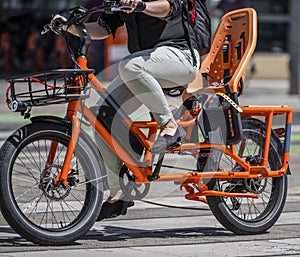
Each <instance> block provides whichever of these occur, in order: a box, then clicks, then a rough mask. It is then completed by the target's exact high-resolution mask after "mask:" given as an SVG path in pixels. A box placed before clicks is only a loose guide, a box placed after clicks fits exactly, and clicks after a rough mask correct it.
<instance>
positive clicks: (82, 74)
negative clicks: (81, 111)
mask: <svg viewBox="0 0 300 257" xmlns="http://www.w3.org/2000/svg"><path fill="white" fill-rule="evenodd" d="M93 72H94V70H93V69H87V70H80V69H58V70H50V71H44V72H39V73H29V74H24V75H18V76H13V77H10V78H7V79H6V81H8V82H9V87H8V89H7V91H6V102H7V104H8V107H9V108H10V109H11V110H12V111H14V112H18V111H19V112H22V111H25V108H26V109H27V107H32V106H45V105H50V104H61V103H67V102H70V101H73V100H78V99H85V98H87V97H89V92H90V90H89V89H90V87H89V85H88V82H89V78H88V75H89V74H91V73H93Z"/></svg>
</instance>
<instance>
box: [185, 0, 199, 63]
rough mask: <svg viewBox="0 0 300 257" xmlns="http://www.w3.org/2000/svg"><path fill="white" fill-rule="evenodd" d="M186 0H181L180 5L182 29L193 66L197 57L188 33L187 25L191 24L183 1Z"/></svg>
mask: <svg viewBox="0 0 300 257" xmlns="http://www.w3.org/2000/svg"><path fill="white" fill-rule="evenodd" d="M185 1H186V0H183V1H181V6H182V25H183V29H184V34H185V37H186V40H187V43H188V46H189V49H190V51H191V54H192V58H193V66H195V67H196V66H197V58H196V55H195V52H194V49H193V47H192V40H191V36H190V33H189V28H188V27H189V25H188V24H191V19H190V15H189V11H188V8H187V3H185Z"/></svg>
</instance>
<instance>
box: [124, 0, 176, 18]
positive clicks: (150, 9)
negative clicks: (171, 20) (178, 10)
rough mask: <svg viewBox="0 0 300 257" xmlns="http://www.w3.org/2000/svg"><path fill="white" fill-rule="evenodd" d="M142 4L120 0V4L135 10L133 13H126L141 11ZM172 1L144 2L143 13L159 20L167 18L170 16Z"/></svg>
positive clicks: (135, 1)
mask: <svg viewBox="0 0 300 257" xmlns="http://www.w3.org/2000/svg"><path fill="white" fill-rule="evenodd" d="M139 2H142V1H140V0H133V1H132V0H120V3H121V4H122V5H123V6H131V7H132V8H133V10H132V11H126V12H127V13H131V12H135V11H137V10H139V5H140V4H141V3H139ZM170 2H171V1H168V0H156V1H152V2H142V3H143V4H142V6H143V8H142V10H139V11H142V12H143V13H145V14H147V15H149V16H153V17H157V18H164V17H166V16H168V14H169V13H170V11H171V9H172V8H171V4H170Z"/></svg>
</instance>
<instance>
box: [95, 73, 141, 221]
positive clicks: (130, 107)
mask: <svg viewBox="0 0 300 257" xmlns="http://www.w3.org/2000/svg"><path fill="white" fill-rule="evenodd" d="M107 91H108V92H109V95H110V96H111V97H112V98H113V99H114V100H115V101H116V102H117V103H118V104H119V106H120V107H121V108H122V111H124V112H125V113H126V114H128V115H130V114H131V113H133V112H134V111H135V110H137V109H138V108H139V107H140V106H141V103H140V101H139V100H138V99H136V98H135V97H134V95H133V94H132V92H131V91H130V90H128V88H127V87H126V86H125V85H124V83H123V82H122V80H121V79H120V78H119V77H116V78H115V79H114V80H113V81H112V82H111V83H110V85H109V86H108V87H107ZM97 106H98V107H97V109H98V114H97V117H98V119H99V120H101V121H102V123H103V124H105V125H106V126H107V128H108V129H109V130H111V133H112V134H114V133H116V134H118V133H122V136H123V137H125V135H129V131H124V128H123V132H122V131H120V126H119V125H120V123H121V122H122V121H120V120H119V119H118V118H117V115H116V111H115V110H113V109H112V108H110V107H109V106H108V104H107V102H105V99H100V100H99V101H98V103H97ZM125 130H126V129H125ZM129 136H130V135H129ZM95 138H96V142H97V146H98V147H99V149H100V151H101V154H102V156H103V158H104V161H105V166H106V170H107V175H108V184H109V191H110V192H109V197H108V199H107V200H106V202H105V203H104V204H103V207H102V210H101V213H100V214H99V218H98V220H102V219H103V218H106V217H109V216H111V215H115V213H121V214H125V213H126V208H123V207H124V204H126V205H128V202H124V201H123V200H121V199H123V197H124V196H123V193H122V190H121V189H120V185H119V172H120V170H121V167H122V165H123V162H122V161H121V160H120V159H119V157H118V156H117V155H116V154H115V153H114V152H113V151H112V149H111V148H110V147H109V146H108V145H107V144H106V143H105V141H104V140H103V139H102V138H101V137H100V136H99V135H98V134H96V135H95ZM124 141H125V144H126V146H127V147H131V145H130V144H131V143H132V141H133V142H134V143H133V144H135V145H132V148H133V149H130V151H132V152H139V153H136V156H138V154H141V153H140V151H141V150H142V149H141V145H137V142H135V141H134V139H133V140H132V138H129V137H128V138H124ZM130 204H132V203H129V207H130ZM121 209H122V210H123V212H121V211H120V210H121Z"/></svg>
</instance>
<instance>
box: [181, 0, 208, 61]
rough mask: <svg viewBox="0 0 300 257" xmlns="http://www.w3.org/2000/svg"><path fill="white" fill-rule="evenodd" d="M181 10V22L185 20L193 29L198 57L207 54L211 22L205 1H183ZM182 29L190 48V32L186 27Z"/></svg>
mask: <svg viewBox="0 0 300 257" xmlns="http://www.w3.org/2000/svg"><path fill="white" fill-rule="evenodd" d="M182 9H183V12H182V13H183V20H186V21H187V22H188V23H189V24H190V25H191V27H192V29H193V32H194V34H195V38H196V41H197V44H198V48H199V50H200V55H205V54H207V53H208V52H209V50H210V45H211V21H210V15H209V12H208V9H207V6H206V0H183V1H182ZM184 27H185V30H186V34H187V35H188V41H189V44H190V47H191V39H190V36H189V33H190V31H189V29H188V28H186V27H187V26H184Z"/></svg>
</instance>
